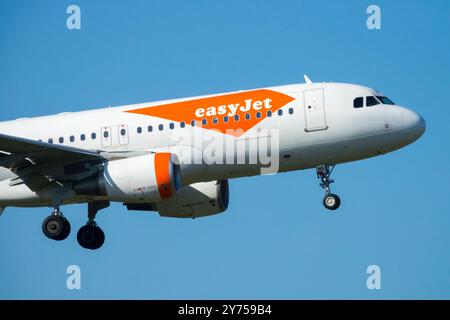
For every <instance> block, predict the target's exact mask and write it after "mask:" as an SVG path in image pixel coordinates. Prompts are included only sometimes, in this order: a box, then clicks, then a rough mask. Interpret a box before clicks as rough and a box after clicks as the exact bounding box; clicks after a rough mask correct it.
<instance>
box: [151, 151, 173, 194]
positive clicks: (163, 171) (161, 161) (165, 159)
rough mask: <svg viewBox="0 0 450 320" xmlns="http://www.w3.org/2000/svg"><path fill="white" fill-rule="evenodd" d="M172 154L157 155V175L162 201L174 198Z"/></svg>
mask: <svg viewBox="0 0 450 320" xmlns="http://www.w3.org/2000/svg"><path fill="white" fill-rule="evenodd" d="M170 157H171V154H170V153H156V154H155V175H156V183H157V185H158V191H159V194H160V196H161V199H167V198H170V197H171V196H172V190H171V189H170V170H169V164H170Z"/></svg>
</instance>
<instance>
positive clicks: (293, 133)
mask: <svg viewBox="0 0 450 320" xmlns="http://www.w3.org/2000/svg"><path fill="white" fill-rule="evenodd" d="M304 77H305V83H299V84H290V85H284V86H276V87H267V88H260V89H255V90H240V91H235V92H229V93H225V94H211V95H206V96H199V97H191V98H185V99H173V100H166V101H158V102H151V103H140V104H134V105H127V106H121V107H114V108H112V107H108V108H102V109H96V110H88V111H81V112H74V113H70V112H66V113H61V114H57V115H51V116H43V117H36V118H22V119H17V120H14V121H6V122H1V123H0V214H1V213H3V211H4V210H5V208H7V207H23V208H32V207H49V208H52V213H51V214H50V216H48V217H47V218H46V219H45V220H44V221H43V224H42V231H43V233H44V235H45V236H46V237H48V238H49V239H52V240H56V241H61V240H64V239H66V238H67V237H68V236H69V234H70V231H71V226H70V223H69V221H68V220H67V218H65V217H64V215H63V213H62V211H61V209H60V208H61V206H64V205H70V204H83V203H84V204H86V203H87V207H88V208H87V209H88V210H87V217H88V220H87V223H86V224H85V225H84V226H82V227H81V228H80V229H79V231H78V233H77V240H78V243H79V244H80V245H81V246H82V247H83V248H85V249H90V250H95V249H99V248H100V247H101V246H102V245H103V244H104V241H105V234H104V232H103V230H102V229H101V228H100V227H99V226H98V224H97V223H96V221H95V218H96V215H97V213H98V212H99V211H100V210H102V209H105V208H107V207H109V205H110V203H111V202H118V203H122V204H123V205H124V206H126V208H127V209H128V210H137V211H155V212H157V213H159V215H160V216H161V217H171V218H194V219H195V218H199V217H206V216H211V215H215V214H219V213H222V212H224V211H225V210H227V208H228V204H229V186H228V180H229V179H234V178H239V177H248V176H255V175H261V174H274V173H277V172H288V171H294V170H304V169H315V170H316V173H317V177H318V179H319V181H320V186H321V187H322V188H323V189H324V197H323V201H322V203H323V205H324V207H325V208H326V209H329V210H336V209H338V207H339V206H340V204H341V200H340V198H339V196H337V195H336V194H333V193H332V192H331V188H330V185H331V183H333V182H334V181H333V180H332V179H331V173H332V171H333V169H334V167H335V166H336V165H338V164H341V163H346V162H352V161H357V160H362V159H367V158H371V157H375V156H380V155H384V154H387V153H389V152H392V151H395V150H398V149H400V148H402V147H404V146H406V145H409V144H411V143H413V142H414V141H416V140H418V139H419V138H420V137H421V136H422V135H423V133H424V132H425V128H426V124H425V121H424V119H423V118H422V117H421V116H420V115H419V114H417V113H416V112H414V111H412V110H410V109H408V108H406V107H402V106H399V105H396V104H395V103H394V102H393V101H392V100H390V99H389V98H388V97H386V96H385V95H383V94H382V93H381V92H379V91H377V90H374V89H371V88H368V87H365V86H361V85H356V84H345V83H316V82H312V81H311V80H310V79H309V78H308V77H307V76H306V75H305V76H304ZM206 140H208V141H209V142H211V141H219V142H218V143H215V146H216V147H215V149H214V150H215V151H214V152H210V150H209V149H212V147H211V143H210V144H208V143H205V142H207V141H206ZM225 145H226V147H225ZM252 145H253V146H254V145H256V146H257V147H256V148H252V147H251V146H252ZM239 146H241V147H239ZM242 146H243V147H242ZM261 146H266V149H267V150H265V151H264V150H263V151H264V152H262V153H261V152H260V150H262V149H264V148H263V147H261ZM267 146H269V147H267ZM221 149H223V150H221ZM225 149H226V150H225ZM229 150H232V151H233V152H234V154H233V152H231V151H230V152H228V151H229ZM256 150H258V151H256ZM264 154H265V155H266V156H267V155H270V156H271V158H269V160H270V161H267V159H265V161H262V160H261V159H262V158H264V157H262V156H261V155H264ZM250 158H252V159H253V160H255V159H257V160H256V161H253V162H251V161H249V160H248V159H250ZM272 163H276V165H274V166H273V168H271V169H270V167H271V165H272Z"/></svg>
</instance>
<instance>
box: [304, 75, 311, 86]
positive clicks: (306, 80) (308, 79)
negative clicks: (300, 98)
mask: <svg viewBox="0 0 450 320" xmlns="http://www.w3.org/2000/svg"><path fill="white" fill-rule="evenodd" d="M303 78H305V82H306V84H311V83H312V81H311V79H310V78H308V76H307V75H306V74H304V75H303Z"/></svg>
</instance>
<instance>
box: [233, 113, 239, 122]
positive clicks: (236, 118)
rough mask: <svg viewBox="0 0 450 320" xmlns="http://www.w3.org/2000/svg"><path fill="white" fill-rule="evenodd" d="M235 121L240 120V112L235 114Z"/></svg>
mask: <svg viewBox="0 0 450 320" xmlns="http://www.w3.org/2000/svg"><path fill="white" fill-rule="evenodd" d="M234 121H236V122H238V121H239V115H238V114H237V115H235V116H234Z"/></svg>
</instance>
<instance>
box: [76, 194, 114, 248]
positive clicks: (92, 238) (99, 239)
mask: <svg viewBox="0 0 450 320" xmlns="http://www.w3.org/2000/svg"><path fill="white" fill-rule="evenodd" d="M107 207H109V201H96V202H90V203H89V204H88V218H89V220H88V222H87V223H86V225H85V226H83V227H81V228H80V230H78V233H77V240H78V243H79V244H80V246H82V247H83V248H85V249H90V250H96V249H98V248H100V247H101V246H102V245H103V243H104V242H105V233H104V232H103V230H102V229H100V227H99V226H98V225H97V222H95V216H96V215H97V213H98V212H99V211H100V210H101V209H104V208H107Z"/></svg>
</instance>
